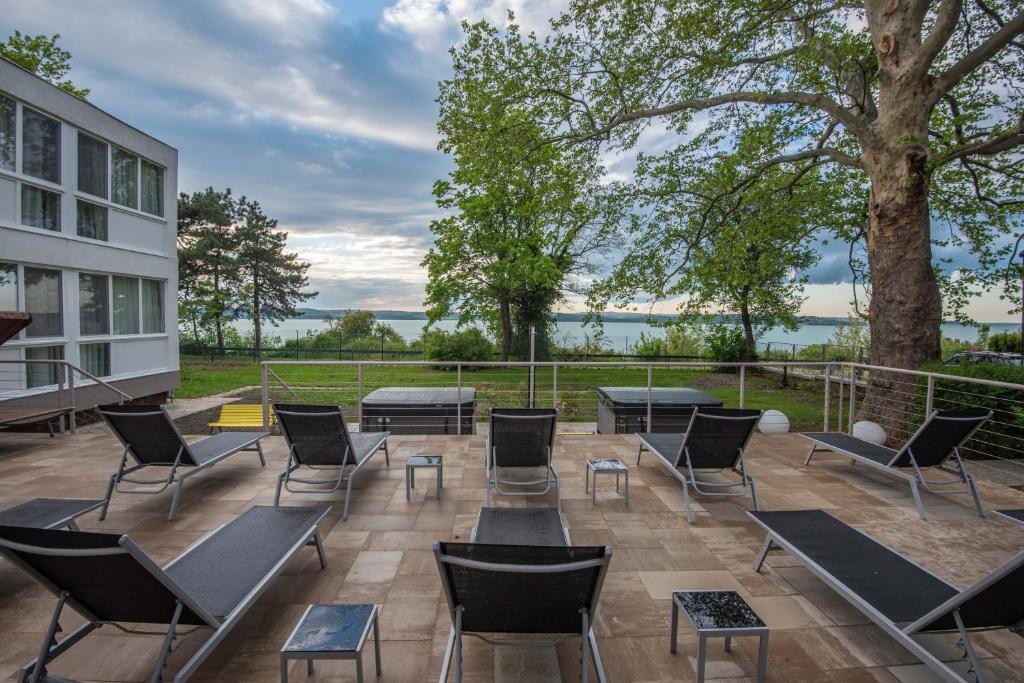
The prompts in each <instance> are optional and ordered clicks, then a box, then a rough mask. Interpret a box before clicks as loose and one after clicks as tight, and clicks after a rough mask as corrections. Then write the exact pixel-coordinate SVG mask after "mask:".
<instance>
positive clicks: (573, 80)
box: [478, 0, 1024, 414]
mask: <svg viewBox="0 0 1024 683" xmlns="http://www.w3.org/2000/svg"><path fill="white" fill-rule="evenodd" d="M1022 32H1024V10H1022V8H1021V6H1020V3H1019V0H974V2H971V3H964V2H963V0H940V1H935V0H863V2H856V1H854V0H846V1H842V2H831V1H825V0H811V1H799V0H787V1H784V2H781V3H780V2H767V1H766V0H700V1H698V0H652V1H650V2H632V1H630V0H612V1H600V2H599V1H598V0H576V1H575V2H572V3H571V4H570V8H569V10H568V11H567V12H566V13H565V14H564V15H563V16H561V17H560V18H559V19H557V20H556V21H555V22H554V24H553V34H552V35H551V36H549V37H548V38H546V39H544V40H543V41H542V40H540V39H537V38H535V37H533V36H528V37H526V38H523V37H522V36H520V35H519V33H518V31H516V30H515V28H514V27H511V28H510V29H509V31H508V32H507V34H506V37H505V38H504V39H497V40H493V41H491V40H482V41H480V42H479V43H478V47H479V49H478V52H480V53H481V54H482V55H483V56H481V57H480V59H483V60H486V59H500V60H501V61H502V62H503V63H504V64H505V65H506V67H505V70H504V73H508V74H518V76H516V77H511V76H510V78H509V80H510V82H513V83H516V84H517V90H518V94H517V98H516V101H519V102H524V103H526V104H528V105H529V106H530V111H531V114H532V115H533V116H534V117H535V118H537V119H538V120H541V121H543V122H544V124H545V128H546V129H547V130H548V131H550V137H549V140H550V141H551V142H553V143H557V142H566V143H570V144H573V143H583V144H589V143H590V142H591V141H594V140H601V141H607V142H609V143H610V144H611V146H613V147H619V148H632V147H634V146H635V145H636V144H637V142H638V139H639V135H640V133H641V132H642V130H643V129H644V128H645V127H647V126H648V125H649V124H651V122H653V121H658V122H659V123H661V124H664V125H666V126H667V127H669V128H670V129H671V130H674V131H675V132H676V133H678V134H679V135H680V136H681V138H684V139H685V138H687V137H696V138H701V137H712V136H714V135H717V134H721V133H729V132H731V131H734V130H735V129H736V127H737V126H743V125H744V124H745V123H747V122H750V121H752V120H756V119H758V118H760V117H763V116H765V115H767V114H769V113H771V112H782V113H784V115H785V117H786V121H787V124H788V125H787V127H786V129H785V130H784V131H782V133H783V138H782V139H781V140H780V143H783V144H784V145H785V149H786V151H785V152H784V153H782V154H780V155H777V156H774V157H772V158H766V159H764V160H763V161H762V163H761V164H760V165H759V167H758V168H757V169H755V174H759V173H762V172H766V171H767V170H768V169H771V168H774V167H778V166H783V167H785V168H789V169H795V170H796V172H800V171H802V170H803V169H806V168H808V167H813V166H822V165H825V164H839V165H841V166H844V167H846V168H849V169H852V170H854V171H856V172H857V173H859V174H861V175H862V177H863V178H865V179H866V180H867V181H868V183H869V186H870V195H869V200H868V207H869V211H868V221H867V225H866V226H864V228H865V229H864V231H863V234H864V235H865V237H866V249H867V261H868V266H869V269H870V284H871V298H870V302H869V309H868V311H869V319H870V326H871V337H872V344H871V353H872V360H873V362H875V363H878V364H885V365H890V366H895V367H898V368H916V367H918V366H919V365H920V364H921V363H924V362H927V361H931V360H934V359H936V358H938V356H939V352H940V332H939V323H940V321H941V318H942V303H941V299H940V289H939V285H940V282H945V284H951V285H953V287H954V292H955V291H956V287H958V286H959V287H962V286H965V285H964V282H966V283H967V285H970V284H971V283H974V284H980V285H982V286H984V285H986V283H987V284H991V282H992V280H991V278H990V276H989V273H990V271H989V270H988V269H987V267H988V266H991V265H992V264H994V263H996V262H997V261H998V260H999V258H1000V256H1002V257H1005V256H1007V255H1008V254H1007V249H1008V247H1007V246H1006V245H1004V244H1002V243H1000V239H1001V238H1002V237H1003V236H1004V231H1006V230H1007V229H1009V228H1010V227H1012V226H1013V225H1015V224H1016V225H1019V222H1020V208H1021V206H1022V205H1021V202H1020V196H1021V194H1022V193H1021V189H1022V185H1024V165H1022V164H1021V163H1020V160H1021V153H1020V146H1021V145H1022V144H1024V118H1022V111H1024V90H1022V88H1021V87H1020V84H1021V82H1022V79H1024V73H1022V59H1021V56H1022V52H1024V44H1022V42H1021V40H1020V39H1019V36H1020V35H1021V33H1022ZM495 87H497V88H500V87H502V86H501V85H497V86H495ZM700 112H706V114H705V115H704V116H703V118H704V119H706V122H707V125H706V127H705V128H704V129H703V130H699V129H696V128H695V126H694V125H693V124H694V123H695V120H696V115H697V114H698V113H700ZM688 170H690V169H680V171H681V172H683V173H685V172H687V171H688ZM932 199H934V203H935V205H936V208H937V209H939V210H940V212H943V211H944V212H946V215H948V216H950V217H954V218H959V220H958V222H957V223H954V224H953V225H952V226H950V228H951V232H952V233H954V237H952V238H951V241H952V242H954V243H958V244H962V245H964V246H967V247H969V248H971V249H972V250H973V252H974V253H975V255H976V256H977V257H978V259H979V267H978V268H977V269H970V268H967V269H962V270H965V271H966V272H967V273H968V275H969V277H967V278H959V279H953V278H948V277H946V278H943V277H939V276H937V274H936V266H937V265H940V264H936V263H934V261H933V253H932V248H931V247H932V239H933V236H932V231H931V220H930V218H931V216H930V208H931V205H930V200H932ZM944 227H945V226H944ZM953 298H954V300H955V298H956V297H955V296H954V297H953ZM894 379H895V378H892V377H889V376H888V375H887V374H886V373H881V372H873V373H872V374H871V389H870V391H871V392H872V393H873V394H874V395H875V397H876V398H877V399H878V400H877V401H876V402H875V403H874V405H875V407H874V408H873V409H874V410H876V411H877V412H878V413H879V414H884V413H886V412H892V411H896V412H899V411H900V410H901V408H899V407H897V405H896V401H897V398H896V388H895V385H894V384H893V381H894Z"/></svg>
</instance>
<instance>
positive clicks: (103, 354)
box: [78, 343, 110, 377]
mask: <svg viewBox="0 0 1024 683" xmlns="http://www.w3.org/2000/svg"><path fill="white" fill-rule="evenodd" d="M78 361H79V362H80V363H81V364H82V369H83V370H85V371H86V372H88V373H90V374H92V375H95V376H96V377H107V376H109V375H110V344H108V343H103V344H81V345H80V346H79V347H78Z"/></svg>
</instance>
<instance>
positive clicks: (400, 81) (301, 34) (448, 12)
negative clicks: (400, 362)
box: [0, 0, 1009, 321]
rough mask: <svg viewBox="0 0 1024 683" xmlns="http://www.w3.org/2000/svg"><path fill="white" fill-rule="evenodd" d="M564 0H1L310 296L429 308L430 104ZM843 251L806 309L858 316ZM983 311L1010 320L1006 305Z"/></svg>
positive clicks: (184, 182) (10, 16)
mask: <svg viewBox="0 0 1024 683" xmlns="http://www.w3.org/2000/svg"><path fill="white" fill-rule="evenodd" d="M562 5H563V1H562V0H559V1H558V2H540V1H532V0H505V1H504V2H502V1H500V0H368V1H356V0H335V1H334V2H328V0H258V1H250V0H176V1H174V2H170V1H164V2H160V1H157V0H133V1H132V2H119V1H116V0H76V1H74V2H70V1H66V0H65V1H62V0H5V2H4V12H3V16H2V17H0V35H7V34H8V33H10V32H11V31H12V30H13V29H15V28H17V29H19V30H21V31H24V32H29V33H60V34H61V36H62V41H61V44H62V45H63V46H64V47H65V48H66V49H68V50H70V51H71V53H72V55H73V69H72V74H71V77H72V79H73V80H74V81H75V83H76V84H77V85H79V86H84V87H88V88H91V89H92V93H91V94H90V96H89V99H90V100H91V101H92V102H93V103H94V104H96V105H97V106H99V107H101V108H103V109H105V110H107V111H109V112H111V113H112V114H114V115H116V116H118V117H119V118H121V119H123V120H125V121H127V122H128V123H131V124H133V125H135V126H137V127H138V128H141V129H142V130H144V131H146V132H148V133H150V134H152V135H155V136H156V137H158V138H160V139H161V140H163V141H165V142H167V143H168V144H170V145H172V146H174V147H176V148H177V149H178V150H179V188H180V189H181V190H182V191H186V192H191V191H194V190H197V189H201V188H203V187H206V186H208V185H213V186H214V187H217V188H223V187H230V188H231V189H232V190H233V191H234V192H235V193H236V194H244V195H246V196H248V197H251V198H254V199H257V200H259V201H260V202H261V203H262V204H263V206H264V207H265V208H266V210H267V212H268V213H269V214H270V215H271V216H274V217H276V218H277V219H278V220H279V222H280V225H281V227H282V228H284V229H286V230H287V231H288V232H289V235H290V236H289V246H290V247H291V248H292V249H295V250H296V251H298V252H299V253H300V255H301V256H302V257H303V258H304V259H305V260H307V261H309V262H310V263H311V264H312V268H311V270H310V275H311V283H312V286H313V287H314V288H315V289H317V290H318V291H319V292H320V296H319V297H318V298H317V300H316V301H314V302H313V304H314V305H318V306H322V307H325V308H341V307H361V308H389V309H407V310H418V309H422V307H423V306H422V299H423V285H424V283H425V281H426V276H425V273H424V271H423V269H422V268H420V267H419V262H420V260H421V259H422V257H423V254H424V252H425V251H426V249H427V248H429V245H430V232H429V230H428V227H427V226H428V224H429V222H430V220H431V219H432V218H434V217H436V216H437V215H438V212H437V210H436V208H435V207H434V203H433V199H432V196H431V187H432V185H433V182H434V180H436V179H437V178H440V177H443V176H444V175H445V174H446V173H447V172H448V170H449V168H450V164H449V161H448V160H447V159H446V158H445V156H444V155H442V154H441V153H440V152H438V151H437V150H436V147H435V146H436V130H435V121H436V111H437V110H436V104H435V103H434V98H435V96H436V84H437V81H438V80H439V79H441V78H444V77H445V76H446V75H447V74H448V69H449V66H448V65H449V56H448V53H447V48H448V47H449V46H450V45H451V44H452V42H453V41H455V40H458V37H459V31H458V24H459V22H460V21H461V20H462V19H470V20H473V19H478V18H481V17H486V18H488V19H491V20H492V21H496V22H497V21H501V20H503V18H504V16H505V12H506V11H507V9H513V10H514V11H515V12H516V15H517V17H518V19H519V23H520V24H521V25H523V26H524V27H525V28H527V29H538V30H543V29H544V27H545V26H546V24H547V20H548V18H549V17H550V16H552V15H554V14H556V13H557V12H558V11H559V10H560V9H561V7H562ZM619 167H621V168H619ZM627 167H628V160H618V161H614V162H612V163H611V164H610V167H609V169H610V170H611V171H613V172H615V171H617V170H619V171H624V172H628V168H627ZM845 258H846V257H845V249H843V248H841V247H838V245H837V247H830V248H828V249H827V250H825V253H824V258H823V260H822V263H821V264H820V265H819V266H818V267H816V268H815V269H814V271H813V272H812V273H811V276H812V282H813V284H812V285H811V286H810V287H809V289H808V292H807V294H808V296H809V298H808V301H807V303H806V304H805V306H804V310H803V312H804V313H806V314H813V315H845V314H846V313H847V312H848V310H849V308H850V307H849V301H850V299H851V292H850V286H849V284H848V283H847V284H836V283H837V282H841V281H842V280H844V279H848V277H849V275H848V271H847V270H846V265H845ZM670 309H671V305H662V306H658V307H656V309H655V310H658V311H666V312H667V311H668V310H670ZM972 313H973V314H974V315H975V316H976V317H977V318H978V319H982V320H990V321H995V320H1004V319H1005V320H1008V319H1009V317H1008V316H1006V314H1005V306H1004V305H1002V304H1000V302H998V301H997V300H996V299H995V297H985V298H984V299H983V300H980V301H978V302H977V303H976V305H974V306H973V307H972Z"/></svg>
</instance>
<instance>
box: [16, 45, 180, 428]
mask: <svg viewBox="0 0 1024 683" xmlns="http://www.w3.org/2000/svg"><path fill="white" fill-rule="evenodd" d="M177 171H178V153H177V150H175V149H174V148H172V147H169V146H168V145H166V144H164V143H162V142H160V141H159V140H156V139H155V138H153V137H151V136H149V135H146V134H145V133H143V132H142V131H139V130H137V129H135V128H132V127H131V126H129V125H128V124H126V123H123V122H121V121H119V120H118V119H116V118H114V117H113V116H111V115H110V114H107V113H106V112H104V111H101V110H100V109H98V108H97V107H95V106H93V105H92V104H89V103H88V102H86V101H83V100H80V99H78V98H76V97H74V96H72V95H69V94H68V93H66V92H64V91H63V90H61V89H60V88H57V87H55V86H53V85H51V84H50V83H48V82H46V81H44V80H42V79H41V78H38V77H36V76H35V75H33V74H31V73H29V72H28V71H25V70H24V69H22V68H20V67H18V66H16V65H14V64H12V63H10V62H7V61H5V60H3V59H0V310H22V311H29V312H30V313H31V314H32V316H33V322H32V324H31V325H30V326H29V327H28V328H26V329H25V330H22V331H21V333H20V334H19V335H18V336H17V337H16V338H14V339H12V340H10V341H8V342H7V343H5V344H4V345H3V346H0V360H4V359H9V360H10V359H13V360H22V359H48V358H49V359H52V358H62V359H64V360H67V361H70V362H71V363H73V364H75V365H77V366H79V367H81V368H83V369H84V370H86V371H87V372H89V373H92V374H93V375H96V376H97V377H101V378H103V379H104V380H105V381H108V382H110V383H111V384H112V385H114V386H117V387H118V388H120V389H121V390H123V391H125V392H126V393H128V394H130V395H131V396H133V397H136V398H139V397H144V396H151V395H154V394H160V393H163V392H166V391H169V390H171V389H173V388H174V387H175V386H177V384H178V335H177V308H176V302H177V296H176V292H177V255H176V231H177V214H176V208H177V204H176V198H177ZM50 367H51V366H47V365H24V364H0V401H3V400H11V399H14V400H15V401H18V400H21V399H24V398H25V397H27V396H34V397H36V398H39V396H40V394H44V393H46V392H47V391H52V390H53V389H54V388H55V387H54V382H55V381H56V380H55V378H54V376H55V373H54V371H53V370H51V369H50ZM107 391H108V392H109V390H107ZM107 400H109V394H108V397H107ZM8 405H10V404H8ZM79 407H80V408H81V407H88V406H84V405H81V404H79Z"/></svg>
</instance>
